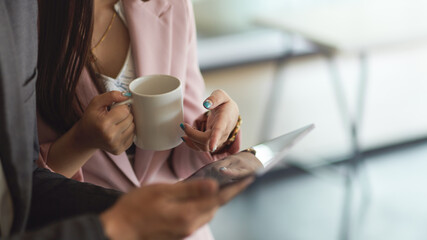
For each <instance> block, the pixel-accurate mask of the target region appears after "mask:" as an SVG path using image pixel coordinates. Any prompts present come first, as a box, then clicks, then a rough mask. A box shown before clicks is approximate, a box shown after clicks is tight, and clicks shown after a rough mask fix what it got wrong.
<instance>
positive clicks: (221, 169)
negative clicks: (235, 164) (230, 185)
mask: <svg viewBox="0 0 427 240" xmlns="http://www.w3.org/2000/svg"><path fill="white" fill-rule="evenodd" d="M219 170H220V171H226V170H227V168H226V167H220V168H219Z"/></svg>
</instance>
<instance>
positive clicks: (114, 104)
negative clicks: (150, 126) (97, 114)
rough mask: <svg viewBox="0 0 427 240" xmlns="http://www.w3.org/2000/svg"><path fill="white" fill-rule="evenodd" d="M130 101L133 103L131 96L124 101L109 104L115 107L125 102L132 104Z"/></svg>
mask: <svg viewBox="0 0 427 240" xmlns="http://www.w3.org/2000/svg"><path fill="white" fill-rule="evenodd" d="M132 103H133V100H132V98H129V99H128V100H125V101H123V102H118V103H113V104H112V105H111V109H113V108H115V107H117V106H121V105H125V104H132Z"/></svg>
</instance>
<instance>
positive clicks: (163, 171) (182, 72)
mask: <svg viewBox="0 0 427 240" xmlns="http://www.w3.org/2000/svg"><path fill="white" fill-rule="evenodd" d="M39 11H40V15H39V35H40V37H39V38H40V39H39V59H38V60H39V61H38V71H39V75H38V81H37V108H38V116H39V117H38V129H39V141H40V150H41V151H40V159H39V164H40V165H42V166H44V167H47V168H50V169H51V170H52V171H55V172H58V173H61V174H63V175H65V176H67V177H73V178H75V179H77V180H80V181H86V182H90V183H94V184H97V185H101V186H103V187H109V188H113V189H117V190H120V191H129V190H131V189H132V188H134V187H139V186H141V185H144V184H149V183H154V182H176V181H177V180H180V179H183V178H186V177H187V176H189V175H190V174H191V173H193V172H194V171H195V170H196V169H198V168H200V167H202V166H203V165H205V164H207V163H210V162H212V161H215V160H216V159H220V158H223V157H224V156H226V155H228V154H231V153H234V152H237V151H238V149H239V141H240V136H239V134H237V133H238V126H239V124H236V123H237V122H238V108H237V105H236V104H235V103H234V101H233V100H231V99H230V98H229V97H228V96H227V95H226V94H225V93H224V92H222V91H216V92H214V93H213V94H212V95H211V96H210V97H209V98H208V99H207V100H206V101H205V102H204V103H203V105H204V106H205V108H207V109H209V110H211V111H210V112H209V113H208V114H205V113H204V112H205V111H206V110H203V107H202V100H203V99H202V94H203V92H204V83H203V79H202V76H201V74H200V71H199V68H198V64H197V55H196V33H195V25H194V18H193V12H192V6H191V3H190V1H189V0H151V1H148V2H142V1H140V0H122V1H118V2H116V0H108V1H107V0H95V1H88V0H75V1H68V0H67V1H65V0H63V1H58V0H39ZM53 63H55V64H53ZM149 74H169V75H173V76H176V77H177V78H178V79H180V80H181V81H182V84H183V88H184V121H185V122H186V123H193V122H194V126H193V127H194V128H193V127H192V126H190V125H188V124H184V125H183V128H184V131H185V133H186V136H184V137H183V139H184V141H185V143H183V144H181V145H180V146H178V147H176V148H174V149H171V150H167V151H157V152H156V151H148V150H142V149H139V148H137V147H136V148H132V147H131V150H132V149H134V151H131V150H128V151H127V152H124V150H126V149H127V148H128V147H129V146H130V145H131V144H132V138H133V134H134V133H133V130H134V125H133V122H132V121H133V117H132V114H131V113H130V111H129V109H128V107H127V106H119V107H115V108H114V109H112V110H110V111H108V106H109V105H111V103H113V102H120V101H123V100H126V99H127V98H126V96H122V95H121V94H120V93H119V92H114V91H113V92H108V93H105V94H102V95H99V94H100V93H103V92H106V91H110V90H120V91H123V90H126V85H127V84H128V83H129V82H130V80H132V79H135V78H136V77H139V76H143V75H149ZM98 95H99V96H98ZM125 95H126V94H125ZM236 134H237V136H236ZM195 150H198V151H195ZM209 151H211V153H210V152H209ZM193 237H194V238H200V239H210V238H212V236H211V234H210V232H209V230H208V229H207V228H206V227H205V228H202V229H200V230H199V231H198V232H196V234H195V235H193Z"/></svg>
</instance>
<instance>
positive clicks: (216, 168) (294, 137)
mask: <svg viewBox="0 0 427 240" xmlns="http://www.w3.org/2000/svg"><path fill="white" fill-rule="evenodd" d="M313 128H314V125H313V124H310V125H308V126H305V127H302V128H300V129H297V130H295V131H292V132H290V133H287V134H284V135H281V136H279V137H277V138H274V139H271V140H269V141H266V142H263V143H260V144H258V145H255V146H253V147H252V148H253V149H254V150H255V151H256V153H255V155H254V154H252V153H250V152H245V151H242V152H239V153H236V154H233V155H230V156H228V157H226V158H224V159H222V160H218V161H216V162H213V163H210V164H208V165H206V166H204V167H202V168H201V169H199V170H197V171H196V172H195V173H194V174H193V175H191V176H190V177H188V178H187V179H195V178H213V179H215V180H217V181H218V182H219V184H220V186H225V185H228V184H230V183H233V182H236V181H239V180H241V179H243V178H246V177H248V176H253V175H256V176H261V175H263V174H265V173H266V172H268V171H269V170H270V169H272V168H274V167H275V166H277V165H278V163H280V162H282V161H283V160H284V157H285V156H286V154H288V153H289V150H290V149H291V148H292V146H294V144H295V143H297V142H298V141H299V140H300V139H302V138H303V137H304V136H305V135H307V134H308V133H309V132H310V131H311V130H312V129H313Z"/></svg>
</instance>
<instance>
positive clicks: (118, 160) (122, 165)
mask: <svg viewBox="0 0 427 240" xmlns="http://www.w3.org/2000/svg"><path fill="white" fill-rule="evenodd" d="M104 153H105V155H106V156H107V157H108V158H110V159H111V160H112V161H113V162H114V164H116V166H117V167H118V168H119V169H120V171H122V173H123V174H124V175H125V176H126V177H127V179H129V180H130V181H131V182H132V183H133V184H134V185H135V186H136V187H139V186H140V184H139V181H138V179H137V178H136V175H135V172H134V170H133V168H132V166H131V164H130V162H129V159H128V158H127V157H126V153H123V154H120V155H117V156H116V155H114V154H111V153H108V152H105V151H104Z"/></svg>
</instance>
